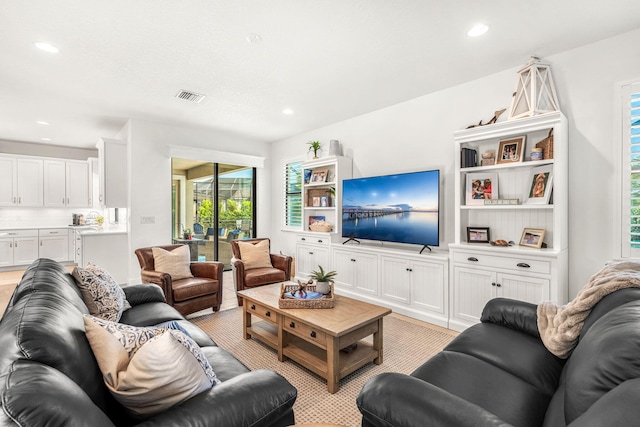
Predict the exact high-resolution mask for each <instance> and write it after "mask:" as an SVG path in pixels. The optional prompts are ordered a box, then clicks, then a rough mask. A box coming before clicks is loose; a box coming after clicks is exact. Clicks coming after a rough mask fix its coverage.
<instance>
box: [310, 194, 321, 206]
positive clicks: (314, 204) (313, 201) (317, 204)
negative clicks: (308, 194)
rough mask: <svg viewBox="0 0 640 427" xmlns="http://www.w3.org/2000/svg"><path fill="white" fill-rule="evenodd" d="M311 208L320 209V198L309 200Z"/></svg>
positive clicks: (315, 197) (314, 197)
mask: <svg viewBox="0 0 640 427" xmlns="http://www.w3.org/2000/svg"><path fill="white" fill-rule="evenodd" d="M311 206H313V207H314V208H319V207H320V196H313V198H312V199H311Z"/></svg>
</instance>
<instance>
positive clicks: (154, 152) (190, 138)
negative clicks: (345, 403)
mask: <svg viewBox="0 0 640 427" xmlns="http://www.w3.org/2000/svg"><path fill="white" fill-rule="evenodd" d="M120 137H121V138H122V139H128V140H129V167H128V169H129V182H130V186H129V187H130V194H129V200H130V202H129V210H128V211H129V227H128V228H129V239H130V241H129V248H130V253H131V262H130V269H129V271H130V275H129V278H130V281H131V282H136V281H139V279H140V266H139V264H138V261H137V259H136V257H135V254H134V252H133V251H134V250H135V249H136V248H139V247H144V246H152V245H166V244H171V158H170V157H171V154H170V153H171V148H170V146H171V145H180V146H188V147H193V148H194V150H195V152H200V153H203V155H206V153H207V150H215V151H218V152H225V153H233V154H238V155H251V156H262V157H266V156H267V154H268V151H269V146H268V144H265V143H263V142H256V141H248V140H244V139H241V138H238V137H237V136H234V135H229V134H225V133H224V132H221V131H220V132H215V131H211V130H204V129H196V128H184V127H179V126H172V125H168V124H163V123H154V122H147V121H139V120H132V121H131V122H130V123H129V125H128V129H126V130H125V131H124V132H123V135H121V136H120ZM230 157H231V158H233V156H230ZM238 158H239V160H242V156H238ZM202 160H207V161H214V162H215V161H216V159H215V158H203V159H202ZM237 164H242V163H237ZM270 180H271V170H270V164H269V161H266V162H265V167H264V168H258V170H257V183H256V184H257V195H256V199H257V205H256V208H257V210H258V213H257V221H258V222H257V225H256V228H257V232H258V233H263V234H266V231H268V230H269V229H270V224H271V211H272V210H271V189H270V188H271V185H270ZM142 216H152V217H155V224H141V223H140V217H142Z"/></svg>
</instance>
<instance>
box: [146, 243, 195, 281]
mask: <svg viewBox="0 0 640 427" xmlns="http://www.w3.org/2000/svg"><path fill="white" fill-rule="evenodd" d="M151 250H152V251H153V262H154V263H155V269H156V271H161V272H163V273H168V274H169V275H170V276H171V279H172V280H179V279H186V278H189V277H193V274H191V252H190V251H189V246H187V245H183V246H179V247H177V248H175V249H174V250H172V251H167V250H164V249H162V248H151Z"/></svg>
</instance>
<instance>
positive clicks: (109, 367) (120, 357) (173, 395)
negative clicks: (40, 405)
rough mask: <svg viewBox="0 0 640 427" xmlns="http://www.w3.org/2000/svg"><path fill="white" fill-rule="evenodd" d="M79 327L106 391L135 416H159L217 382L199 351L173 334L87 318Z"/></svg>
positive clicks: (182, 335)
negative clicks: (88, 345)
mask: <svg viewBox="0 0 640 427" xmlns="http://www.w3.org/2000/svg"><path fill="white" fill-rule="evenodd" d="M84 326H85V330H86V333H87V339H88V340H89V344H90V345H91V349H92V350H93V353H94V355H95V357H96V360H97V361H98V366H99V367H100V371H102V376H103V378H104V382H105V384H106V385H107V388H109V391H110V392H111V394H112V395H113V396H114V397H115V399H116V400H117V401H118V402H120V404H121V405H122V406H124V407H125V408H127V409H128V410H129V411H130V412H131V413H132V414H134V415H135V416H137V417H147V416H151V415H154V414H157V413H159V412H163V411H165V410H167V409H168V408H170V407H171V406H173V405H176V404H178V403H180V402H183V401H185V400H187V399H189V398H191V397H193V396H195V395H197V394H199V393H202V392H203V391H205V390H208V389H210V388H211V387H212V386H214V385H216V384H219V383H220V380H218V378H217V377H216V374H215V373H214V372H213V369H212V368H211V365H210V364H209V362H208V361H207V358H206V356H205V355H204V353H203V352H202V349H200V347H199V346H198V344H196V343H195V341H193V339H191V338H190V337H189V336H187V335H185V334H184V333H182V332H180V331H178V330H174V329H166V328H154V327H149V328H138V327H135V326H131V325H125V324H122V323H114V322H107V321H105V320H102V319H99V318H97V317H93V316H87V315H85V316H84Z"/></svg>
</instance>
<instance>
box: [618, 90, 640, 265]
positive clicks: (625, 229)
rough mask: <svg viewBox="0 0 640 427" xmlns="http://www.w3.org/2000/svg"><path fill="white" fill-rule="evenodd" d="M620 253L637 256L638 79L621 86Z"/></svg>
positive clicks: (639, 194)
mask: <svg viewBox="0 0 640 427" xmlns="http://www.w3.org/2000/svg"><path fill="white" fill-rule="evenodd" d="M621 95H622V96H621V100H622V114H621V133H620V135H621V140H622V186H621V187H622V196H621V202H622V203H621V206H622V212H621V214H622V215H621V223H622V230H621V232H622V233H621V235H622V239H621V249H622V256H624V257H633V258H640V81H639V82H635V83H629V84H625V85H623V86H622V88H621Z"/></svg>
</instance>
